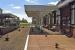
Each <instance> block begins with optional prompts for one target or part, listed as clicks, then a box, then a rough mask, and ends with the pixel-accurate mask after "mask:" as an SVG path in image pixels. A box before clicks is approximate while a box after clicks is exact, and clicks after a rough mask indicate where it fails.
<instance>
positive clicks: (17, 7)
mask: <svg viewBox="0 0 75 50" xmlns="http://www.w3.org/2000/svg"><path fill="white" fill-rule="evenodd" d="M8 6H9V7H11V8H13V9H21V6H16V5H14V4H9V5H8Z"/></svg>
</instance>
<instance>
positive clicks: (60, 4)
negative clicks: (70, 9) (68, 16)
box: [58, 0, 74, 8]
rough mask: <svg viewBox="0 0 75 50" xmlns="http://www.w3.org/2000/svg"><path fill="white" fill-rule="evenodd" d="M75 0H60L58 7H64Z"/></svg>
mask: <svg viewBox="0 0 75 50" xmlns="http://www.w3.org/2000/svg"><path fill="white" fill-rule="evenodd" d="M73 1H74V0H65V1H63V2H61V1H60V2H59V3H58V8H61V7H63V6H65V5H67V4H69V3H70V2H73Z"/></svg>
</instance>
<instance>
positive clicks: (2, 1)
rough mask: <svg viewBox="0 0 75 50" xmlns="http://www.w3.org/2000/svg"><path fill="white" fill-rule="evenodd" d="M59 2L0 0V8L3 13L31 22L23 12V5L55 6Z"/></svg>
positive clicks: (45, 0)
mask: <svg viewBox="0 0 75 50" xmlns="http://www.w3.org/2000/svg"><path fill="white" fill-rule="evenodd" d="M58 1H59V0H0V8H2V9H3V12H4V13H12V14H15V15H16V16H18V17H20V19H22V18H25V19H26V20H27V21H28V22H31V21H32V20H31V18H29V17H28V16H27V15H26V13H25V10H24V5H29V4H30V5H31V4H32V5H36V4H37V5H39V4H42V5H43V4H44V5H47V4H53V5H56V4H57V3H58Z"/></svg>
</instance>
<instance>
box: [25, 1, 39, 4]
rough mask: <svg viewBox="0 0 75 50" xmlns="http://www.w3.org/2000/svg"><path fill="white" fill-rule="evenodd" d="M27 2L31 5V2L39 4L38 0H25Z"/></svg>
mask: <svg viewBox="0 0 75 50" xmlns="http://www.w3.org/2000/svg"><path fill="white" fill-rule="evenodd" d="M25 1H26V2H27V4H30V5H33V4H39V3H38V0H25Z"/></svg>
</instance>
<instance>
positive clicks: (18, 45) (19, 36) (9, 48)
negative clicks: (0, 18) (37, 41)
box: [0, 28, 29, 50]
mask: <svg viewBox="0 0 75 50" xmlns="http://www.w3.org/2000/svg"><path fill="white" fill-rule="evenodd" d="M20 29H21V31H18V29H17V30H15V31H13V32H10V33H8V37H9V41H5V38H6V37H7V34H6V35H4V36H3V37H2V38H0V50H24V46H25V40H26V35H27V31H28V29H29V28H20Z"/></svg>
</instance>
